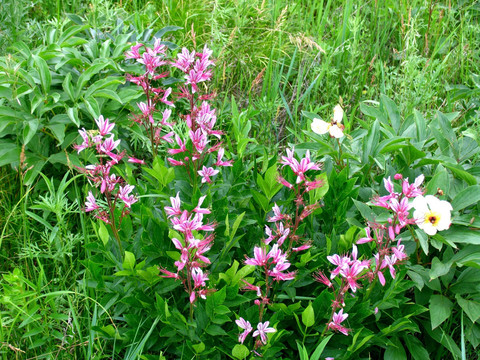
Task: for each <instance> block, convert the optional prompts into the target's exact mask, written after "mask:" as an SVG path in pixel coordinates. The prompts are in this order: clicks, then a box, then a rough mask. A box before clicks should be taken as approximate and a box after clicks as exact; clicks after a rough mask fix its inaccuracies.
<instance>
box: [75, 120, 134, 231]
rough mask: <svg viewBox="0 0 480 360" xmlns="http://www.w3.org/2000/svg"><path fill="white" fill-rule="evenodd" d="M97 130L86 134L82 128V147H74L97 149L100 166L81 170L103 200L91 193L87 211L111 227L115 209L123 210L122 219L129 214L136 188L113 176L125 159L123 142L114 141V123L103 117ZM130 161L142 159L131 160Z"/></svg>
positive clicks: (87, 201) (86, 167)
mask: <svg viewBox="0 0 480 360" xmlns="http://www.w3.org/2000/svg"><path fill="white" fill-rule="evenodd" d="M95 122H96V123H97V126H98V131H86V130H85V129H80V130H79V133H80V136H81V137H82V139H83V142H82V143H81V144H80V145H74V148H75V149H76V150H77V152H78V153H80V152H82V151H83V150H85V149H87V148H94V149H95V152H96V154H97V159H98V163H97V164H91V165H87V166H85V168H78V169H79V170H80V171H81V172H83V173H84V174H85V175H86V176H87V177H88V179H90V180H91V181H92V182H93V184H94V185H95V186H96V187H99V188H100V193H101V194H102V195H103V200H99V199H97V198H95V196H94V195H93V192H92V191H89V193H88V196H87V199H86V202H85V211H86V212H94V214H95V217H97V218H98V219H100V220H102V221H104V222H105V223H107V224H109V225H113V226H114V225H115V211H114V210H115V209H116V208H117V207H120V208H121V213H120V219H119V221H120V222H121V220H122V218H123V217H124V216H126V215H127V214H128V213H129V210H130V208H131V206H132V204H134V203H135V202H137V198H136V197H135V196H134V195H133V194H132V191H133V189H134V188H135V187H134V186H133V185H128V184H126V183H125V180H124V179H123V178H122V177H120V176H117V175H116V174H115V173H113V171H112V168H113V166H115V165H116V164H118V163H119V162H120V160H122V159H123V158H124V156H125V152H124V151H122V152H120V153H119V152H118V151H117V148H118V145H119V144H120V140H115V139H114V135H113V134H112V133H111V132H112V130H113V128H114V127H115V124H113V123H110V121H109V120H108V119H105V118H104V117H103V116H100V117H99V118H98V119H96V120H95ZM128 161H129V162H139V161H141V160H138V159H135V158H131V157H130V158H129V160H128ZM122 204H123V206H122Z"/></svg>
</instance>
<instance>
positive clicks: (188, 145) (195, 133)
mask: <svg viewBox="0 0 480 360" xmlns="http://www.w3.org/2000/svg"><path fill="white" fill-rule="evenodd" d="M211 54H212V51H211V50H209V49H208V48H207V47H206V46H205V47H204V49H203V51H202V52H200V53H196V52H195V51H192V52H190V51H188V50H187V49H186V48H183V49H182V51H181V52H180V53H179V54H178V55H177V59H176V61H175V62H172V66H173V67H175V68H177V69H179V70H180V71H182V72H183V73H184V77H185V80H186V81H185V83H184V85H183V86H181V87H180V93H179V94H178V97H179V98H180V99H185V100H187V102H188V104H189V113H188V114H186V115H184V116H182V118H183V119H184V120H185V123H186V125H187V127H188V134H187V136H181V135H179V134H175V142H176V145H177V146H176V147H175V148H171V149H169V150H168V153H169V154H170V155H172V156H175V157H169V158H168V161H169V162H170V164H172V165H173V166H183V167H185V169H186V170H187V173H188V175H189V177H190V180H191V181H195V179H196V176H197V175H200V176H201V179H202V180H201V182H202V183H211V182H212V177H213V176H215V175H216V174H218V173H219V170H218V169H215V168H214V166H215V167H220V166H231V165H232V161H226V160H223V156H224V153H225V149H224V148H223V147H222V143H221V142H220V139H221V136H222V135H223V133H222V132H221V131H220V130H215V129H214V128H215V124H216V122H217V115H216V111H215V109H213V108H212V107H211V106H210V104H209V102H208V100H210V99H212V98H213V97H214V94H204V95H201V94H200V92H201V91H200V89H199V84H200V83H201V82H204V81H208V80H210V79H211V76H212V72H211V67H212V66H213V65H214V64H213V61H212V60H211V59H210V56H211ZM215 152H216V153H217V155H216V161H215V163H213V164H210V165H206V162H207V160H208V157H207V156H208V155H209V154H212V153H215Z"/></svg>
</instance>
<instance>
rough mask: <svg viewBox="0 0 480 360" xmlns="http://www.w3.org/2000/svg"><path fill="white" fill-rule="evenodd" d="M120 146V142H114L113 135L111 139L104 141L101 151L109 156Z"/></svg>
mask: <svg viewBox="0 0 480 360" xmlns="http://www.w3.org/2000/svg"><path fill="white" fill-rule="evenodd" d="M118 144H120V140H116V141H114V140H113V135H112V136H110V137H109V138H107V139H105V140H104V141H103V144H102V145H100V150H101V151H102V152H103V153H105V154H108V153H110V152H111V151H112V150H115V149H116V147H117V146H118Z"/></svg>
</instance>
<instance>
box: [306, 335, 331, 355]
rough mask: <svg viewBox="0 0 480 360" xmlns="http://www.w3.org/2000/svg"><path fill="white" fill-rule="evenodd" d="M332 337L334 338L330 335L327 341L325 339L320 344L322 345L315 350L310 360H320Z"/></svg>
mask: <svg viewBox="0 0 480 360" xmlns="http://www.w3.org/2000/svg"><path fill="white" fill-rule="evenodd" d="M332 336H333V334H331V335H328V336H327V337H326V338H325V339H323V340H322V341H321V342H320V344H318V346H317V348H316V349H315V351H314V352H313V354H312V356H311V357H310V360H320V356H321V355H322V352H323V350H324V349H325V346H327V344H328V342H329V341H330V338H331V337H332Z"/></svg>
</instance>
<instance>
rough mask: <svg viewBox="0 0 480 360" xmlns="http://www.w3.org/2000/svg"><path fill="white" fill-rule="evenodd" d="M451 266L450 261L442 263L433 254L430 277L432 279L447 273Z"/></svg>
mask: <svg viewBox="0 0 480 360" xmlns="http://www.w3.org/2000/svg"><path fill="white" fill-rule="evenodd" d="M451 266H452V263H451V262H448V263H442V262H441V261H440V260H439V259H438V257H436V256H435V257H434V258H433V260H432V268H431V269H430V279H431V280H433V279H436V278H438V277H440V276H443V275H445V274H447V273H448V272H449V271H450V267H451Z"/></svg>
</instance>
